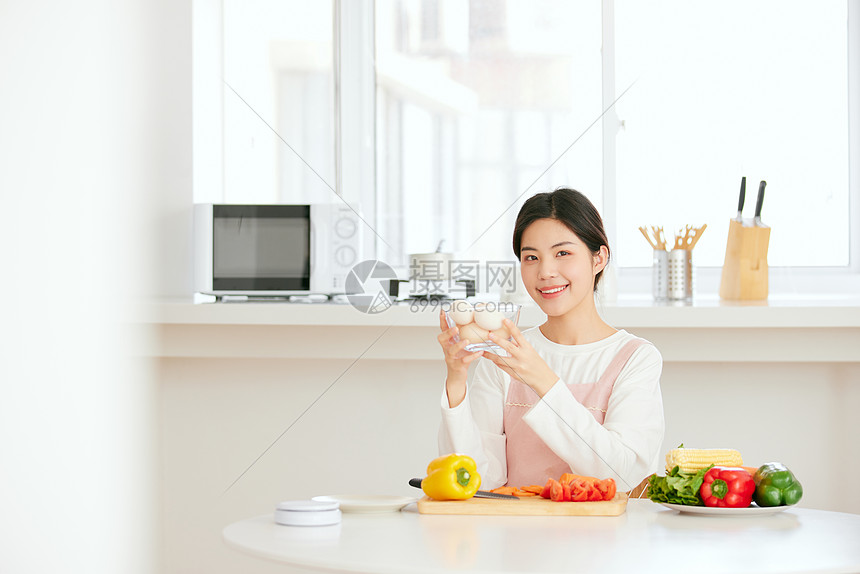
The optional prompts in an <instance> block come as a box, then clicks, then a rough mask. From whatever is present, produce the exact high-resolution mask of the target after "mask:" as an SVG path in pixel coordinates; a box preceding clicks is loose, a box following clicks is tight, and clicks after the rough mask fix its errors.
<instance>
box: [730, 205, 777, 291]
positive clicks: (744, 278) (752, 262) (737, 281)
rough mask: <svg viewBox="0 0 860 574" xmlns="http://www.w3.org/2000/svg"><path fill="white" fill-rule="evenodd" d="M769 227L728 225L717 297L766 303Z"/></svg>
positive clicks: (734, 221) (731, 222)
mask: <svg viewBox="0 0 860 574" xmlns="http://www.w3.org/2000/svg"><path fill="white" fill-rule="evenodd" d="M769 243H770V227H768V226H767V225H763V224H759V225H755V224H754V223H752V222H749V221H747V222H742V221H738V220H736V219H732V220H731V221H729V237H728V240H727V242H726V258H725V261H724V262H723V273H722V277H721V278H720V297H722V298H723V299H729V300H748V299H767V294H768V265H767V248H768V244H769Z"/></svg>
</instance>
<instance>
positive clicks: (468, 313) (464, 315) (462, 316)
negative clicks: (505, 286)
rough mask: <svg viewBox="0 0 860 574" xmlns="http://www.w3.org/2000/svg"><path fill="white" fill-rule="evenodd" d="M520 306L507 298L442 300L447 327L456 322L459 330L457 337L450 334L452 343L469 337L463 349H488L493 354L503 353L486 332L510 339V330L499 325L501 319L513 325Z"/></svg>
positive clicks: (472, 351) (516, 320) (517, 316)
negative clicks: (447, 301)
mask: <svg viewBox="0 0 860 574" xmlns="http://www.w3.org/2000/svg"><path fill="white" fill-rule="evenodd" d="M521 308H522V305H519V304H517V303H511V302H508V301H480V302H477V303H471V302H469V301H467V300H465V299H457V300H454V301H451V302H449V303H445V304H444V306H443V310H444V311H445V320H446V321H447V322H448V327H453V326H454V325H457V327H458V328H459V330H460V334H459V336H455V337H454V341H455V342H459V341H460V339H461V338H465V339H468V340H469V344H468V345H466V350H467V351H468V352H470V353H474V352H475V351H490V352H493V353H495V354H497V355H506V354H507V353H506V352H505V351H504V349H502V348H501V347H499V346H498V345H496V344H495V343H493V342H492V341H490V339H489V332H490V331H492V332H493V335H498V336H499V338H502V339H508V340H510V339H511V338H512V336H511V333H510V332H509V331H508V330H507V329H506V328H505V327H504V325H502V320H503V319H510V320H511V322H512V323H513V324H514V325H516V324H517V322H518V321H519V319H520V309H521Z"/></svg>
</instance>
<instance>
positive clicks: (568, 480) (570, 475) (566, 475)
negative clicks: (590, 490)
mask: <svg viewBox="0 0 860 574" xmlns="http://www.w3.org/2000/svg"><path fill="white" fill-rule="evenodd" d="M575 478H578V477H577V475H575V474H573V473H570V472H565V473H564V474H562V475H561V477H560V478H559V479H558V481H559V482H560V483H562V484H564V483H565V482H566V483H568V484H570V483H571V482H573V480H574V479H575Z"/></svg>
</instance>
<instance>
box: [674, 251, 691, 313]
mask: <svg viewBox="0 0 860 574" xmlns="http://www.w3.org/2000/svg"><path fill="white" fill-rule="evenodd" d="M668 259H669V272H668V277H669V281H668V284H669V285H668V298H669V300H671V301H690V300H692V298H693V252H692V251H690V250H688V249H673V250H672V251H670V252H669V257H668Z"/></svg>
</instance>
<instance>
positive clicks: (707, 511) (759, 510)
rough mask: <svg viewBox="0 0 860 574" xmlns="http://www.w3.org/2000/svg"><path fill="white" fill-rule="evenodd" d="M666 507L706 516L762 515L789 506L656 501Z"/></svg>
mask: <svg viewBox="0 0 860 574" xmlns="http://www.w3.org/2000/svg"><path fill="white" fill-rule="evenodd" d="M657 504H661V505H663V506H665V507H666V508H671V509H672V510H677V511H678V512H681V513H683V514H704V515H708V516H762V515H764V514H776V513H777V512H782V511H783V510H787V509H789V508H793V507H794V506H795V505H793V504H792V505H791V506H747V507H746V508H719V507H716V506H687V505H686V504H672V503H671V502H658V503H657Z"/></svg>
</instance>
